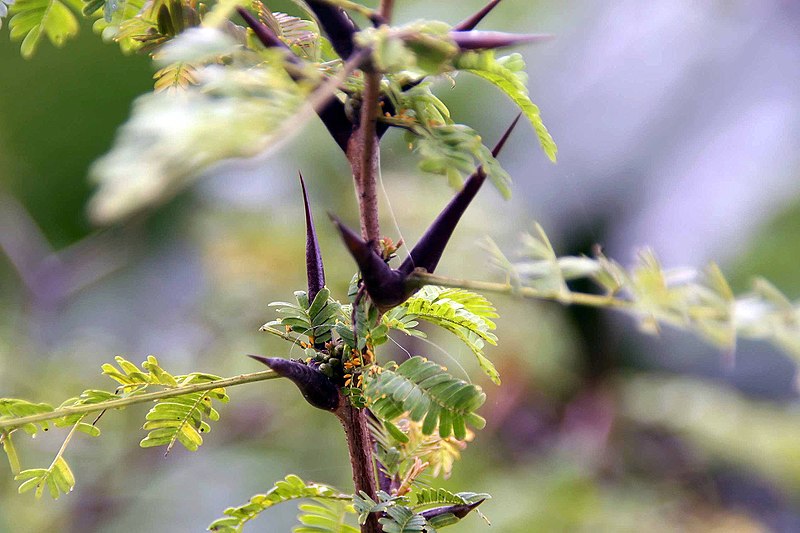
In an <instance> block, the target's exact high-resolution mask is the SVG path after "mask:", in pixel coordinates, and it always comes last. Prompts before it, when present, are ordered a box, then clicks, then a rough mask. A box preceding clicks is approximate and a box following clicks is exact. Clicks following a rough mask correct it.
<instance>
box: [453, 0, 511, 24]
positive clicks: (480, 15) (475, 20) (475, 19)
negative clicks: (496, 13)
mask: <svg viewBox="0 0 800 533" xmlns="http://www.w3.org/2000/svg"><path fill="white" fill-rule="evenodd" d="M499 3H500V0H492V1H491V2H489V3H488V4H486V5H485V6H483V9H481V10H480V11H478V12H477V13H475V14H474V15H472V16H471V17H469V18H467V19H464V20H462V21H461V22H459V23H458V24H456V25H455V26H453V30H455V31H469V30H472V29H474V28H475V26H477V25H478V24H480V22H481V21H482V20H483V19H484V17H486V15H488V14H489V13H490V12H491V11H492V10H493V9H494V8H495V7H496V6H497V4H499Z"/></svg>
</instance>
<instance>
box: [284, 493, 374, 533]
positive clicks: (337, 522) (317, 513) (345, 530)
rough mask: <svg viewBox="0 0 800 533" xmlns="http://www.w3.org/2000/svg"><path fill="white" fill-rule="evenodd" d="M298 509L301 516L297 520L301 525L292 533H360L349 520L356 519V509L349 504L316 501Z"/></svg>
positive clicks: (333, 501)
mask: <svg viewBox="0 0 800 533" xmlns="http://www.w3.org/2000/svg"><path fill="white" fill-rule="evenodd" d="M298 507H299V509H300V511H301V514H300V515H299V516H298V517H297V519H298V520H299V521H300V524H301V525H298V526H295V527H294V528H293V529H292V533H359V529H358V528H356V527H354V526H353V525H351V524H350V523H349V520H348V519H353V518H354V517H355V509H354V508H353V505H352V504H351V503H349V502H343V501H335V500H331V501H325V500H319V499H315V500H314V503H302V504H300V505H299V506H298Z"/></svg>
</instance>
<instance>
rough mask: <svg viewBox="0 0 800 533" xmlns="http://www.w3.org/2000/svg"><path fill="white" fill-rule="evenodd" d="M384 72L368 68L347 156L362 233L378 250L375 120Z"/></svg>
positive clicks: (376, 138) (378, 226) (376, 139)
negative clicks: (357, 117) (358, 122)
mask: <svg viewBox="0 0 800 533" xmlns="http://www.w3.org/2000/svg"><path fill="white" fill-rule="evenodd" d="M380 82H381V75H380V74H379V73H375V72H365V79H364V96H363V98H362V100H363V103H362V104H361V119H360V124H359V128H358V130H357V131H356V132H355V133H354V134H353V135H352V136H351V137H350V143H349V144H348V146H347V158H348V159H349V161H350V166H351V167H352V168H353V179H354V180H355V184H356V195H357V199H358V206H359V212H360V222H361V235H362V237H364V240H366V241H367V242H370V243H371V244H372V246H373V247H374V248H375V250H376V251H378V250H379V248H378V246H379V245H378V241H379V240H380V238H381V235H380V233H381V231H380V224H379V222H378V189H377V179H376V176H377V173H378V157H379V156H378V136H377V134H376V130H375V127H376V126H375V124H376V120H377V114H378V96H379V94H380Z"/></svg>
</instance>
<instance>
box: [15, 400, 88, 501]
mask: <svg viewBox="0 0 800 533" xmlns="http://www.w3.org/2000/svg"><path fill="white" fill-rule="evenodd" d="M84 416H85V415H84ZM81 418H83V417H81ZM79 424H80V419H79V420H78V422H77V423H76V424H75V425H73V427H72V430H70V432H69V434H68V435H67V438H66V439H64V443H63V444H62V445H61V449H59V450H58V453H57V454H56V457H55V459H53V462H52V463H51V464H50V466H49V467H48V468H30V469H27V470H23V471H22V472H20V473H19V474H17V475H16V476H14V479H15V480H17V481H22V484H21V485H20V486H19V489H18V490H19V493H20V494H23V493H25V492H28V491H31V490H33V491H34V494H35V495H36V498H41V497H42V494H44V489H45V487H46V488H47V490H48V492H49V493H50V497H51V498H53V499H54V500H57V499H58V497H59V496H60V495H61V494H67V493H69V492H71V491H72V489H73V488H74V487H75V476H74V474H73V473H72V469H70V467H69V465H68V464H67V461H66V460H65V459H64V452H65V451H66V449H67V445H68V444H69V442H70V440H72V436H73V435H74V434H75V430H76V429H77V428H78V426H79Z"/></svg>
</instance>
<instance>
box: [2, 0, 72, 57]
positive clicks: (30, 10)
mask: <svg viewBox="0 0 800 533" xmlns="http://www.w3.org/2000/svg"><path fill="white" fill-rule="evenodd" d="M67 5H69V6H70V7H71V8H72V9H74V10H75V11H77V12H80V11H81V9H82V5H81V2H80V1H79V0H65V2H61V1H59V0H18V1H17V2H16V3H15V4H14V7H13V8H12V12H13V14H14V16H13V17H11V20H10V21H9V29H10V30H11V39H13V40H15V41H16V40H19V39H22V46H21V47H20V51H21V53H22V57H24V58H26V59H28V58H30V57H32V56H33V54H34V53H35V52H36V48H37V47H38V46H39V43H40V42H41V40H42V38H43V37H44V36H47V38H48V39H49V40H50V42H51V43H53V45H54V46H56V47H59V48H60V47H62V46H64V44H65V43H66V42H67V39H70V38H72V37H75V36H76V35H77V34H78V19H77V18H76V17H75V13H73V11H72V9H70V7H67Z"/></svg>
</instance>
